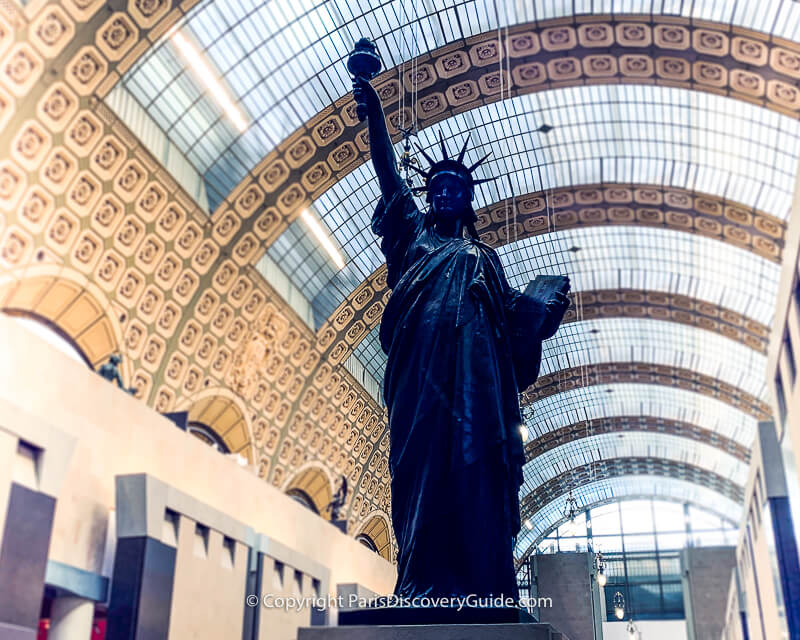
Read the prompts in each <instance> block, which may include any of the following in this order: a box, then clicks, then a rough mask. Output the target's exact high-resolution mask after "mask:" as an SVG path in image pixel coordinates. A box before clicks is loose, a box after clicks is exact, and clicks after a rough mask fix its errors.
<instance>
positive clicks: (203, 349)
mask: <svg viewBox="0 0 800 640" xmlns="http://www.w3.org/2000/svg"><path fill="white" fill-rule="evenodd" d="M176 32H178V33H180V34H182V36H183V37H184V38H185V39H186V40H188V41H189V42H191V43H192V44H193V46H194V47H196V49H197V51H199V52H200V54H199V55H200V56H202V58H203V60H205V63H206V64H207V65H208V66H209V69H210V70H211V72H212V73H213V75H214V76H215V77H216V78H217V79H218V80H219V82H220V84H221V86H222V87H223V88H224V89H223V90H224V92H225V93H227V94H228V95H230V96H231V99H232V100H233V103H234V104H235V108H236V109H237V110H238V113H239V114H240V115H241V117H242V118H243V120H244V126H240V125H241V123H237V122H236V121H235V120H234V119H233V118H232V117H230V116H229V115H228V114H227V112H226V110H225V109H224V108H222V107H221V106H220V103H219V101H218V99H217V98H215V96H214V95H212V94H213V92H212V91H211V90H210V89H209V88H208V87H207V85H205V84H204V83H203V81H202V80H201V79H200V78H198V77H197V75H196V74H195V73H193V70H192V69H191V68H190V67H191V65H190V64H189V62H188V61H187V58H186V57H185V56H184V55H182V54H181V53H180V51H179V49H178V47H177V46H176V41H175V37H174V33H176ZM361 36H368V37H370V38H372V39H374V40H375V41H376V42H377V44H378V48H379V50H380V53H381V55H382V58H383V61H384V68H385V69H386V71H385V72H384V73H383V74H382V75H381V76H379V77H378V78H377V79H376V81H375V84H376V86H377V87H378V88H379V92H380V95H381V98H382V100H383V103H384V107H385V110H386V114H387V120H388V123H389V126H390V131H391V132H392V134H393V136H394V140H395V141H397V142H398V144H399V130H398V126H407V125H409V124H414V125H415V126H416V127H417V129H418V134H417V135H418V142H419V143H420V144H421V145H422V146H423V148H426V149H427V148H430V147H432V146H433V145H434V144H435V141H436V138H437V136H438V133H439V132H440V131H441V132H442V134H443V136H444V138H445V140H446V142H448V143H449V144H450V145H451V146H452V147H453V148H455V147H456V146H460V145H461V143H462V142H463V140H464V139H465V136H466V134H467V133H469V134H470V135H471V138H470V140H471V142H470V148H469V151H468V154H467V159H468V160H469V159H477V158H478V157H480V156H482V155H483V154H484V153H486V152H487V151H489V150H491V151H493V156H492V159H491V161H490V162H488V163H486V164H485V165H483V166H482V167H481V168H480V169H479V171H481V172H482V175H481V176H479V177H488V176H490V175H499V176H501V178H500V179H499V180H496V181H494V182H490V183H487V184H485V185H481V186H480V187H479V188H478V192H477V193H476V208H478V209H479V212H478V213H479V221H478V225H477V228H478V231H479V233H480V234H481V236H482V238H483V239H484V240H485V241H486V242H488V243H489V244H491V245H493V246H495V247H496V248H497V250H498V252H499V253H500V255H501V259H502V261H503V263H504V265H505V266H506V272H507V274H508V276H509V280H510V281H511V283H512V284H513V285H514V286H517V287H520V288H522V287H524V286H525V285H526V284H527V282H528V281H529V280H530V279H531V278H532V277H533V276H534V275H536V274H539V273H566V274H568V275H569V276H570V278H571V279H572V282H573V294H572V300H573V306H572V308H571V310H570V312H569V315H568V317H567V322H566V323H565V324H564V325H563V326H562V328H561V329H560V330H559V332H558V334H557V335H556V336H555V337H554V338H553V339H552V340H550V341H549V342H547V343H546V344H545V350H544V351H545V353H544V362H543V368H542V369H543V370H542V373H543V376H542V378H541V379H540V380H539V382H537V384H536V385H535V386H534V387H533V388H531V389H529V390H528V391H527V392H526V393H525V394H523V397H522V401H523V406H524V414H525V419H526V424H527V427H528V431H529V434H530V435H529V439H528V442H527V445H526V450H527V455H528V458H529V462H528V464H527V465H526V470H525V484H524V486H523V488H522V491H521V494H520V498H521V502H522V505H523V506H522V509H523V516H524V518H525V519H529V520H530V521H531V523H532V527H531V528H530V529H528V528H525V529H524V530H523V533H522V534H521V535H520V538H519V540H518V548H517V555H518V557H522V556H524V555H525V554H527V553H530V551H531V549H532V548H534V547H535V545H536V544H537V543H538V541H539V540H541V539H542V538H543V537H544V536H546V535H547V534H548V532H549V531H550V530H552V528H553V527H554V526H557V525H558V524H559V521H560V519H561V511H562V509H563V504H564V499H565V496H566V495H567V493H568V492H569V491H570V490H572V491H574V495H575V496H576V497H577V498H578V500H579V502H580V504H581V505H582V506H584V507H587V508H588V507H589V506H591V505H594V504H600V503H603V502H607V501H609V500H614V499H623V498H625V497H631V496H649V495H656V496H660V497H664V498H667V499H673V500H682V501H686V502H692V503H695V504H699V505H708V504H712V503H713V504H714V505H715V510H716V512H717V513H719V514H720V515H722V516H724V517H726V518H728V519H731V520H734V521H736V520H737V519H738V516H739V513H738V510H739V508H740V503H741V494H742V487H743V485H744V483H745V481H746V469H747V463H748V460H749V447H750V445H751V443H752V440H753V435H754V430H755V424H756V421H757V420H762V419H768V418H769V415H770V407H769V405H768V403H767V401H768V397H767V386H766V384H765V366H766V358H765V353H766V346H767V343H768V340H769V329H768V327H769V326H770V323H771V320H772V316H773V310H774V304H775V297H776V291H777V283H778V273H779V269H780V262H781V256H782V252H783V246H784V240H785V237H784V236H785V227H786V219H787V216H788V214H789V210H790V205H791V201H792V197H793V189H794V181H795V173H796V169H797V157H798V152H797V148H798V145H797V144H796V140H797V137H798V134H800V123H798V119H799V117H800V5H798V4H797V3H794V2H791V1H790V0H769V1H764V2H759V3H742V2H734V1H733V0H731V1H728V2H726V1H722V0H720V1H717V2H681V1H679V0H675V1H664V2H661V1H659V2H653V1H647V2H645V1H642V0H628V1H620V2H614V1H613V0H606V1H603V2H601V1H600V0H581V1H578V2H552V1H535V2H483V1H468V2H459V1H457V0H456V1H454V2H436V1H433V0H419V1H417V2H414V1H412V0H399V1H394V2H386V3H382V4H374V3H373V4H365V5H354V4H353V3H345V2H341V1H340V0H328V1H325V2H321V1H312V0H304V1H301V2H298V1H297V0H293V1H291V2H289V1H288V0H274V1H270V2H259V3H248V2H240V1H237V2H232V1H229V0H217V1H215V2H210V1H208V0H205V1H201V2H196V3H193V2H191V1H189V2H184V3H181V4H180V5H178V4H174V5H173V4H171V3H169V2H168V1H167V0H131V1H130V2H128V4H127V5H125V6H122V5H120V7H119V8H116V9H115V8H112V7H111V5H106V4H105V3H103V2H100V1H99V0H94V1H91V0H64V1H63V2H61V3H58V2H49V3H31V4H28V5H25V6H18V5H14V4H6V5H3V7H2V8H0V58H2V64H1V65H0V143H1V144H2V152H1V153H0V208H1V210H2V218H0V262H2V271H1V272H0V306H2V307H3V308H5V309H7V310H13V311H15V312H25V311H27V312H31V313H34V314H35V315H37V316H40V317H42V318H45V319H46V320H48V321H49V322H51V323H53V324H54V325H56V326H57V327H58V328H59V330H61V331H64V332H66V333H67V334H68V335H70V336H71V337H73V338H74V339H75V341H76V342H77V343H78V344H79V346H80V347H81V348H82V349H83V351H84V353H86V354H87V356H88V358H89V359H90V360H91V361H92V362H93V363H95V364H97V363H99V362H101V361H102V360H103V359H104V358H105V357H106V356H107V355H108V354H109V353H110V352H112V351H114V350H120V351H121V352H122V353H123V355H124V356H125V361H124V366H125V371H124V375H125V377H126V382H128V383H129V384H132V385H134V386H136V387H137V389H138V395H139V397H141V398H142V399H143V400H144V401H146V402H148V403H150V404H151V405H152V406H154V407H155V408H156V409H158V410H160V411H169V410H176V409H187V410H191V411H193V412H194V414H197V415H201V414H203V412H206V413H207V412H208V411H210V408H219V409H220V412H219V415H218V416H217V417H216V418H214V420H211V422H215V421H216V422H219V424H220V425H222V424H224V425H226V427H225V434H220V436H221V437H223V436H224V437H225V438H227V440H226V442H230V446H231V448H232V449H233V450H238V451H241V452H242V453H243V455H246V456H247V457H248V459H249V460H250V461H251V462H252V463H253V464H254V465H256V467H257V468H258V471H259V473H260V475H261V476H262V477H263V478H264V479H265V480H267V481H270V482H272V483H274V484H276V485H278V486H282V487H284V488H288V487H289V486H293V485H292V484H291V483H292V482H293V481H294V480H296V479H297V478H298V477H305V476H302V474H303V473H307V471H306V470H307V469H308V468H310V467H309V465H319V467H318V468H320V469H322V470H323V471H321V472H320V473H323V475H322V476H315V477H325V476H327V477H329V479H330V482H331V484H333V483H334V481H335V478H336V476H337V475H339V474H344V475H347V476H348V477H349V478H350V480H351V486H353V487H354V491H353V494H352V496H351V498H350V499H349V503H348V505H347V509H348V514H349V515H348V517H349V519H350V522H351V525H350V526H351V531H352V532H354V533H355V532H356V531H358V530H359V529H363V528H364V527H365V526H367V524H368V523H369V522H377V520H375V518H376V517H378V516H380V517H381V518H382V517H383V515H382V514H385V513H386V512H388V504H389V502H388V500H389V493H388V470H387V464H386V454H387V446H388V438H387V433H386V423H385V416H384V411H383V409H382V407H381V406H380V403H379V402H378V401H376V399H375V398H373V397H372V396H371V395H370V394H369V393H367V391H366V390H365V389H364V388H363V387H362V385H361V384H360V383H359V381H357V380H356V379H355V378H354V377H353V376H352V375H351V374H350V373H349V372H348V368H347V367H345V366H344V365H345V363H346V362H347V361H348V359H351V358H352V359H355V361H357V362H358V363H360V364H361V365H363V367H364V369H366V370H367V371H368V372H369V373H370V374H371V375H372V377H373V378H375V379H376V380H377V381H380V380H381V379H382V369H383V366H384V364H385V358H384V356H383V354H382V353H381V351H380V348H379V347H378V346H377V341H376V327H377V325H378V323H379V322H380V317H381V314H382V311H383V306H384V304H385V301H386V299H387V296H388V295H389V294H390V292H388V291H387V289H386V282H385V269H384V268H383V267H382V266H381V264H382V259H381V255H380V252H379V249H378V247H377V243H376V241H375V238H374V237H373V236H372V234H371V231H370V230H369V219H370V217H371V215H372V211H373V209H374V206H375V203H376V201H377V198H378V197H379V192H378V187H377V184H376V181H375V179H374V177H373V174H372V169H371V166H370V165H368V164H365V163H366V161H367V160H368V143H367V139H366V131H365V129H364V126H363V125H362V124H360V123H358V121H357V119H356V118H355V113H354V103H353V101H352V97H351V96H350V95H349V93H348V90H349V85H350V81H349V78H348V75H347V72H346V69H345V66H344V58H345V57H346V55H347V53H348V52H349V51H350V49H351V48H352V45H353V42H354V41H355V40H357V39H358V38H359V37H361ZM123 90H124V92H125V93H126V95H128V96H129V97H130V98H132V100H129V102H128V103H125V104H128V107H127V108H126V109H121V108H120V106H119V105H121V104H123V102H120V100H121V98H120V97H119V96H120V95H121V94H120V93H119V92H121V91H123ZM134 106H135V107H136V108H134ZM115 109H116V110H115ZM141 114H144V115H141ZM143 119H146V122H147V123H148V124H147V126H150V127H151V128H153V127H157V128H159V129H160V133H159V135H158V136H155V135H154V136H146V135H144V134H143V133H142V132H143V131H146V127H145V128H142V122H143V121H144V120H143ZM167 145H168V153H167V152H165V151H164V149H165V148H167ZM305 209H310V210H311V211H312V212H314V214H315V215H316V216H318V217H319V219H320V220H321V221H322V223H323V225H324V227H325V228H326V230H327V232H328V233H329V234H330V236H331V238H332V240H333V242H334V243H335V244H336V246H337V247H338V248H339V250H340V252H341V254H342V256H343V259H344V262H345V266H344V268H342V269H338V268H337V267H336V266H335V265H334V264H333V262H332V261H331V259H330V258H329V257H328V255H327V254H326V253H325V251H324V250H322V249H321V248H320V246H319V245H318V243H317V241H316V240H315V239H314V238H313V236H311V235H310V234H309V232H308V231H307V229H306V227H305V226H303V223H302V222H301V221H300V219H299V214H300V212H301V211H303V210H305ZM265 252H266V254H267V255H268V256H269V257H270V258H271V259H272V260H273V261H274V262H275V263H277V265H278V267H279V268H281V269H282V270H283V271H284V274H285V277H286V278H287V279H288V280H289V281H290V282H291V285H292V287H293V288H294V290H296V291H297V292H299V293H300V294H301V295H302V297H303V298H304V299H305V300H306V304H307V305H308V306H309V307H310V309H311V312H312V314H313V326H308V325H307V324H306V323H305V322H304V321H303V320H302V319H301V318H300V317H298V315H297V314H296V313H295V312H294V310H293V309H292V308H291V307H290V305H288V304H287V301H286V300H285V299H284V297H282V296H281V295H280V294H279V293H278V292H277V291H276V289H275V288H274V286H273V285H272V284H270V283H268V282H266V281H265V280H264V278H263V277H262V276H261V275H260V274H259V273H258V271H257V270H256V269H255V268H254V265H256V263H258V261H259V259H260V258H261V257H262V255H264V253H265ZM350 369H352V368H350ZM226 411H227V412H228V413H225V412H226ZM228 414H230V419H228V418H227V417H225V416H227V415H228ZM215 415H216V414H215ZM209 426H213V425H209Z"/></svg>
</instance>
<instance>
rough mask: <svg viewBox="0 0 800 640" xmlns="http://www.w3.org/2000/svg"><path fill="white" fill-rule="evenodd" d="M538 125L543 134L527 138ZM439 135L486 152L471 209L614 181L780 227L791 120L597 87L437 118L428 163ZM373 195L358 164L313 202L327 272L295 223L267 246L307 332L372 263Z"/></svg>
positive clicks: (670, 91) (793, 154)
mask: <svg viewBox="0 0 800 640" xmlns="http://www.w3.org/2000/svg"><path fill="white" fill-rule="evenodd" d="M543 123H547V124H550V125H551V126H553V127H554V129H553V130H552V131H551V132H550V133H548V134H542V133H539V132H538V131H536V129H537V128H538V127H539V126H540V125H541V124H543ZM440 129H441V131H442V132H443V134H444V136H445V138H446V140H449V146H450V148H451V150H452V151H453V152H454V151H456V150H457V149H458V148H459V147H460V145H461V143H462V142H463V140H464V137H465V133H466V132H467V131H471V133H472V138H471V143H470V146H471V149H470V151H469V152H468V153H467V156H466V158H467V161H468V162H475V161H477V160H478V159H479V158H480V157H481V156H483V155H484V154H485V153H487V152H489V151H492V152H493V154H494V155H493V157H492V159H491V160H490V161H488V162H486V163H485V164H483V165H481V167H479V168H478V169H477V170H476V175H477V176H478V177H480V178H485V177H491V176H502V179H498V180H495V181H493V182H490V183H486V184H483V185H479V186H478V188H477V190H476V194H475V202H474V205H475V207H476V208H480V207H483V206H486V205H489V204H493V203H495V202H498V201H500V200H503V199H505V198H509V197H512V196H514V195H518V196H519V195H524V194H527V193H531V192H534V191H539V190H542V189H554V188H559V187H566V186H573V185H582V184H597V183H602V182H621V183H640V184H654V185H665V186H675V187H681V188H686V189H690V190H696V191H700V192H704V193H708V194H711V195H717V196H720V197H724V198H727V199H730V200H731V201H734V202H740V203H742V204H744V205H746V206H751V207H756V208H758V209H760V210H762V211H765V212H767V213H770V214H772V215H775V216H777V217H779V218H782V219H785V218H786V216H787V215H788V211H789V208H790V205H791V198H792V189H793V187H794V179H795V170H796V166H797V157H798V151H797V149H795V148H794V147H793V146H792V145H786V144H785V140H786V139H790V138H794V137H797V136H798V135H800V121H796V120H792V119H790V118H788V117H786V116H783V115H781V114H778V113H775V112H773V111H770V110H768V109H764V108H762V107H758V106H755V105H751V104H747V103H744V102H742V101H738V100H734V99H732V98H726V97H721V96H716V95H711V94H706V93H701V92H697V91H689V90H686V89H675V88H670V87H659V86H635V85H602V86H586V87H570V88H563V89H556V90H552V91H546V92H541V93H536V94H530V95H524V96H519V97H516V98H512V99H510V100H505V101H503V102H498V103H493V104H490V105H486V106H483V107H480V108H478V109H474V110H472V111H468V112H466V113H462V114H459V115H456V116H453V117H452V118H448V119H447V120H445V121H443V122H442V123H441V124H439V125H437V126H434V127H429V128H427V129H424V130H422V131H421V132H420V133H419V138H420V140H419V142H420V144H421V145H422V146H423V147H424V148H428V149H431V150H432V151H433V153H435V154H436V155H438V153H439V152H438V148H437V146H438V138H437V137H438V132H439V130H440ZM379 196H380V194H379V190H378V185H377V181H376V179H375V178H374V175H373V169H372V166H371V164H365V165H362V166H360V167H358V168H357V169H356V170H355V171H353V172H352V173H350V174H348V175H347V176H345V177H344V178H342V179H341V180H340V181H339V182H337V183H336V184H335V185H333V186H332V187H331V188H330V189H328V190H327V191H326V192H325V193H324V194H322V195H321V196H320V197H319V198H318V199H317V200H316V202H315V203H314V205H313V208H314V209H315V211H316V212H317V213H318V215H319V216H320V217H321V219H322V220H323V222H324V223H325V225H326V226H327V227H328V229H330V230H331V233H332V235H333V236H334V238H335V241H336V243H337V244H338V246H339V247H341V249H342V252H343V254H344V259H345V263H346V266H345V268H344V269H343V270H341V271H339V272H337V271H336V270H335V267H334V266H333V265H332V263H331V262H330V258H328V257H327V256H326V255H325V254H324V253H323V252H322V251H321V250H320V248H319V247H318V246H317V244H316V243H315V241H314V240H313V239H312V238H310V237H309V236H308V233H307V231H306V229H305V227H303V226H301V224H302V223H300V222H299V221H296V222H295V223H293V224H292V225H291V226H290V227H289V229H288V230H287V231H286V232H285V233H284V234H282V236H281V237H279V238H278V239H277V241H276V242H275V243H274V244H273V245H272V247H271V248H270V249H269V254H270V257H271V258H272V259H273V260H274V261H275V262H276V263H278V264H280V265H282V267H283V268H284V269H285V270H286V273H287V274H288V275H289V277H291V278H292V281H293V282H294V284H295V285H296V286H297V287H298V288H299V289H300V290H301V291H302V292H303V294H304V295H305V296H306V297H307V298H308V299H309V300H311V301H312V304H313V306H314V311H315V319H316V321H317V322H318V323H319V322H322V320H323V319H324V318H327V316H328V315H329V314H330V312H332V311H333V309H335V308H336V306H337V305H338V304H339V302H341V300H343V299H344V298H345V297H346V296H347V294H348V293H350V291H352V290H353V288H354V287H355V286H356V285H357V283H359V282H361V281H362V280H363V279H364V278H365V277H366V276H368V275H369V274H370V273H372V272H373V271H374V270H375V268H377V267H378V266H379V265H380V264H381V263H382V262H383V257H382V255H381V253H380V249H379V246H378V243H377V242H376V239H375V236H374V235H373V233H372V231H371V230H370V228H369V223H370V220H371V218H372V214H373V211H374V208H375V204H376V202H377V200H378V198H379ZM659 231H660V230H659ZM593 232H594V230H592V233H593Z"/></svg>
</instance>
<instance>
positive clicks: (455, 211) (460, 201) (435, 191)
mask: <svg viewBox="0 0 800 640" xmlns="http://www.w3.org/2000/svg"><path fill="white" fill-rule="evenodd" d="M429 191H430V195H431V204H432V205H433V212H434V214H435V215H436V216H437V217H442V218H457V217H458V216H460V215H462V214H463V212H464V210H465V209H467V208H468V207H469V203H470V201H471V197H470V193H469V187H468V186H467V185H466V184H465V183H464V181H463V180H460V179H459V178H457V177H456V176H454V175H451V174H447V173H443V174H439V175H437V176H434V178H433V179H432V180H431V184H430V187H429Z"/></svg>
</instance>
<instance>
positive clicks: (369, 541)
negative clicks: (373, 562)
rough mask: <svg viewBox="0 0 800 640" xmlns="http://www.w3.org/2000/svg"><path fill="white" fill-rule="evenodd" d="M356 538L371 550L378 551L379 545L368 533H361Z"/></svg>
mask: <svg viewBox="0 0 800 640" xmlns="http://www.w3.org/2000/svg"><path fill="white" fill-rule="evenodd" d="M356 540H357V541H358V542H360V543H361V544H363V545H364V546H365V547H366V548H367V549H369V550H370V551H374V552H375V553H378V545H376V544H375V542H374V541H373V540H372V538H370V537H369V536H368V535H367V534H366V533H359V534H358V535H357V536H356Z"/></svg>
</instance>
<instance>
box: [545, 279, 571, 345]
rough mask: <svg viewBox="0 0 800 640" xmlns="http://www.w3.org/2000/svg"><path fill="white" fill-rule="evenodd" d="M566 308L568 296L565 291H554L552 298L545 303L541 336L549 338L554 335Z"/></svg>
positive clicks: (567, 306)
mask: <svg viewBox="0 0 800 640" xmlns="http://www.w3.org/2000/svg"><path fill="white" fill-rule="evenodd" d="M568 308H569V298H568V297H567V294H566V293H562V292H560V291H556V292H555V293H554V294H553V298H551V299H550V300H548V301H547V302H546V303H545V313H546V314H547V317H546V318H545V321H544V324H543V325H542V334H543V335H542V337H543V338H550V337H551V336H553V335H555V333H556V331H558V325H560V324H561V320H562V319H563V318H564V314H565V313H566V312H567V309H568Z"/></svg>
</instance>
